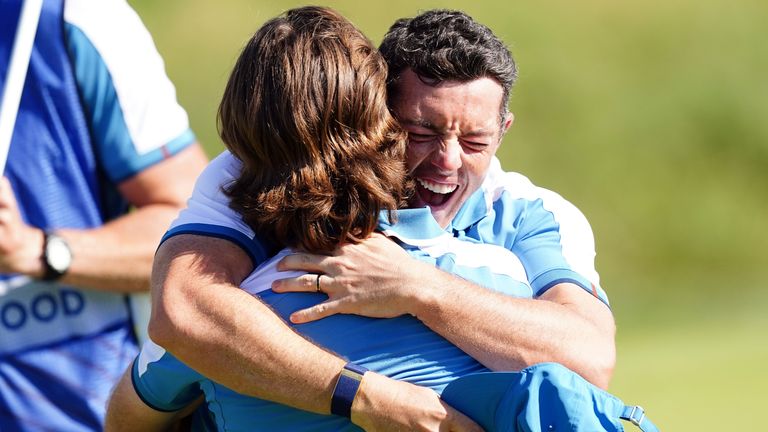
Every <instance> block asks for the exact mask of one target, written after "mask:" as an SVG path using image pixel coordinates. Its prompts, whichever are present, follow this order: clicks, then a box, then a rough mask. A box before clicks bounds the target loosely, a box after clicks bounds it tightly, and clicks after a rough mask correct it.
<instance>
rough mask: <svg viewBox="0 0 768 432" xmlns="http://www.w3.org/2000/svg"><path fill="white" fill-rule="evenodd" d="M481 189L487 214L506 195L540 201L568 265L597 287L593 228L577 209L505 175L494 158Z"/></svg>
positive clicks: (518, 177)
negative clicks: (557, 229) (557, 232)
mask: <svg viewBox="0 0 768 432" xmlns="http://www.w3.org/2000/svg"><path fill="white" fill-rule="evenodd" d="M482 188H483V192H484V195H485V201H486V205H487V206H488V207H487V208H488V210H489V211H490V209H491V207H492V206H493V203H494V202H495V201H497V200H498V199H500V198H501V197H502V195H503V194H505V193H506V194H507V196H508V197H509V198H511V199H513V200H515V199H524V200H528V201H535V200H539V199H540V200H541V201H542V206H543V207H544V209H545V210H547V211H549V212H550V213H552V216H553V217H554V219H555V222H557V224H558V225H559V226H560V244H561V246H562V248H563V256H564V257H565V260H566V261H567V262H568V265H570V266H571V268H572V269H573V270H574V271H576V272H577V273H579V274H581V275H582V276H584V277H586V278H587V279H589V280H590V281H591V282H592V283H594V284H595V285H596V286H599V285H600V276H599V274H598V273H597V270H595V264H594V260H595V239H594V235H593V233H592V228H591V227H590V225H589V221H587V218H586V217H585V216H584V214H583V213H582V212H581V211H580V210H579V209H578V208H577V207H576V206H574V205H573V204H572V203H570V202H569V201H568V200H566V199H565V198H563V197H562V196H560V195H559V194H558V193H556V192H553V191H551V190H549V189H545V188H542V187H538V186H536V185H534V184H533V182H531V181H530V180H529V179H528V177H526V176H524V175H522V174H519V173H516V172H505V171H504V170H502V168H501V163H500V162H499V160H498V159H497V158H495V157H494V158H493V160H492V161H491V166H490V168H489V170H488V175H487V176H486V178H485V181H484V182H483V185H482Z"/></svg>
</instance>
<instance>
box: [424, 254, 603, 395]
mask: <svg viewBox="0 0 768 432" xmlns="http://www.w3.org/2000/svg"><path fill="white" fill-rule="evenodd" d="M421 267H422V268H421V270H420V277H419V280H420V282H419V283H420V285H419V286H420V287H421V288H420V289H419V290H418V293H419V294H418V297H417V301H415V302H414V303H413V307H414V309H413V310H412V313H413V314H414V315H416V316H417V317H418V318H419V319H420V320H421V321H422V322H424V324H426V325H427V326H429V327H430V328H431V329H432V330H434V331H435V332H437V333H439V334H441V335H442V336H443V337H445V338H446V339H448V340H449V341H451V342H452V343H453V344H455V345H456V346H458V347H460V348H461V349H462V350H464V351H465V352H467V353H468V354H469V355H471V356H472V357H474V358H475V359H477V360H478V361H480V362H481V363H483V364H484V365H486V366H487V367H488V368H490V369H493V370H519V369H522V368H524V367H527V366H530V365H532V364H536V363H541V362H558V363H561V364H563V365H565V366H566V367H568V368H570V369H572V370H574V371H575V372H577V373H579V374H581V375H582V376H583V377H584V378H586V379H587V380H589V381H590V382H592V383H594V384H595V385H598V386H600V387H603V388H606V387H607V386H608V383H609V381H610V378H611V375H612V372H613V367H614V364H615V345H614V333H615V326H614V322H613V318H612V315H611V313H610V310H609V309H608V308H607V307H606V306H605V305H604V304H602V303H601V302H599V301H597V300H596V299H595V298H593V297H591V296H590V295H589V294H588V293H586V291H584V290H582V289H581V288H579V287H576V286H567V285H563V286H555V287H552V288H550V289H549V290H548V291H547V292H546V293H545V294H544V295H543V296H542V297H540V298H539V299H520V298H513V297H509V296H506V295H503V294H500V293H496V292H491V291H489V290H486V289H484V288H481V287H479V286H477V285H474V284H472V283H469V282H467V281H465V280H463V279H459V278H456V277H454V276H452V275H449V274H447V273H444V272H442V271H440V270H437V269H434V268H431V267H430V266H421ZM424 275H429V276H428V277H424ZM478 311H481V313H478Z"/></svg>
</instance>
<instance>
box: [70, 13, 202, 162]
mask: <svg viewBox="0 0 768 432" xmlns="http://www.w3.org/2000/svg"><path fill="white" fill-rule="evenodd" d="M64 19H65V21H67V22H69V23H71V24H72V25H74V26H76V27H78V28H79V29H80V30H81V31H82V32H83V33H84V34H85V35H86V37H88V39H89V40H90V42H91V43H92V44H93V46H94V47H95V48H96V50H97V51H98V52H99V55H100V56H101V57H102V59H103V61H104V63H105V64H106V67H107V69H108V70H109V73H110V76H111V78H112V81H113V85H114V87H115V91H116V92H117V97H118V99H119V101H120V106H121V108H122V111H123V115H124V116H125V123H126V127H127V128H128V132H129V133H130V135H131V139H132V140H133V142H134V145H135V146H136V150H137V152H138V153H139V154H144V153H148V152H150V151H152V150H155V149H157V148H159V147H162V146H163V145H165V144H167V143H169V142H170V141H172V140H173V139H175V138H178V137H179V136H180V135H181V134H182V133H184V132H185V131H186V130H188V129H189V119H188V117H187V113H186V111H184V109H183V108H182V107H181V106H180V105H179V104H178V102H177V101H176V89H175V88H174V86H173V84H172V83H171V81H170V79H168V76H167V75H166V73H165V65H164V63H163V59H162V58H161V57H160V54H159V53H158V52H157V49H156V47H155V44H154V42H153V41H152V36H151V35H150V34H149V31H147V29H146V27H145V26H144V24H143V23H142V22H141V18H139V16H138V15H137V14H136V12H135V11H134V10H133V9H132V8H131V7H130V6H129V5H128V3H126V2H125V1H124V0H67V1H66V2H64Z"/></svg>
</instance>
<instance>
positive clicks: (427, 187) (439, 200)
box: [416, 178, 459, 207]
mask: <svg viewBox="0 0 768 432" xmlns="http://www.w3.org/2000/svg"><path fill="white" fill-rule="evenodd" d="M416 182H417V183H418V185H419V187H417V188H416V190H417V192H418V194H419V197H421V199H422V201H424V204H426V205H428V206H430V207H439V206H441V205H443V204H445V203H446V202H448V200H449V199H450V198H451V197H452V196H453V193H454V192H456V189H458V188H459V186H458V185H455V184H450V185H449V184H442V183H435V182H431V181H429V180H424V179H420V178H417V179H416Z"/></svg>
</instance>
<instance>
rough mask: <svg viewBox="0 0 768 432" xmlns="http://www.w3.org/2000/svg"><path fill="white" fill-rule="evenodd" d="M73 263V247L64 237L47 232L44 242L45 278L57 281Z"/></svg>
mask: <svg viewBox="0 0 768 432" xmlns="http://www.w3.org/2000/svg"><path fill="white" fill-rule="evenodd" d="M71 265H72V249H70V248H69V244H67V241H66V240H64V238H63V237H61V236H58V235H56V234H54V233H51V232H46V233H45V243H44V244H43V266H44V267H45V273H44V274H43V280H46V281H55V280H57V279H59V278H60V277H62V276H64V274H65V273H66V272H67V270H69V267H70V266H71Z"/></svg>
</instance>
